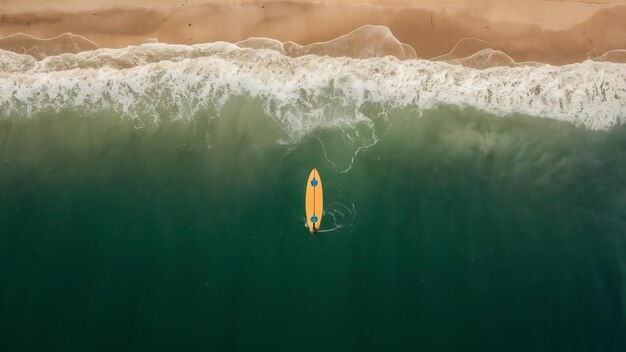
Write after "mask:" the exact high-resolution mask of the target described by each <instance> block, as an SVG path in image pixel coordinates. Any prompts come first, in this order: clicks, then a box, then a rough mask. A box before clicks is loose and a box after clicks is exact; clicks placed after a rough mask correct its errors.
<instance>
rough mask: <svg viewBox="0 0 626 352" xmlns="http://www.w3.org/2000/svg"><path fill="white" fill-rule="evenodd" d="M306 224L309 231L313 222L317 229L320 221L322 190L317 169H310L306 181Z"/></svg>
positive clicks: (322, 203) (322, 201)
mask: <svg viewBox="0 0 626 352" xmlns="http://www.w3.org/2000/svg"><path fill="white" fill-rule="evenodd" d="M304 204H305V209H306V226H307V228H308V229H309V231H312V230H313V224H314V223H315V227H316V228H317V229H319V228H320V224H321V223H322V212H323V209H324V193H323V192H322V180H321V179H320V176H319V173H318V172H317V169H315V168H314V169H313V170H311V173H310V174H309V179H308V180H307V183H306V196H305V201H304Z"/></svg>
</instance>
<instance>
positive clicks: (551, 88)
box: [0, 43, 626, 142]
mask: <svg viewBox="0 0 626 352" xmlns="http://www.w3.org/2000/svg"><path fill="white" fill-rule="evenodd" d="M0 54H2V55H0V60H1V61H0V69H2V71H0V112H1V114H2V115H4V116H6V115H19V116H25V117H28V116H32V115H33V114H35V113H38V112H41V111H50V110H52V111H61V110H65V109H70V110H76V111H84V112H85V113H86V114H88V113H91V112H95V111H101V110H112V111H115V112H117V113H119V114H120V115H122V116H125V117H127V118H133V119H142V120H150V121H158V120H159V118H160V116H161V115H160V114H162V113H166V114H168V115H170V116H171V117H172V118H179V119H188V118H190V117H192V116H194V115H195V114H196V113H199V112H202V111H213V110H212V109H216V110H217V111H220V109H221V108H222V107H223V105H224V104H225V103H226V101H227V100H228V99H229V98H230V97H234V96H250V97H253V98H256V99H258V100H259V101H260V102H261V104H262V106H263V108H264V110H265V113H267V114H268V115H270V116H272V117H273V118H274V119H275V120H276V121H278V122H279V123H280V125H281V126H282V127H283V128H284V129H285V131H286V133H287V135H288V136H289V139H290V141H291V142H294V141H297V140H299V139H300V138H301V137H302V136H304V135H306V134H309V133H310V132H311V131H312V130H315V129H318V128H331V127H341V128H344V127H350V126H354V125H355V124H359V123H362V122H366V123H367V122H369V119H368V117H367V116H365V115H364V114H363V113H362V111H361V108H362V107H363V105H364V104H370V103H372V104H379V105H380V106H382V107H383V110H385V111H388V109H390V108H394V107H404V106H414V107H416V110H417V111H423V110H425V109H431V108H434V107H436V106H439V105H442V104H450V105H456V106H460V107H473V108H476V109H480V110H483V111H486V112H489V113H491V114H495V115H498V116H503V117H505V116H509V115H511V114H512V113H520V114H527V115H532V116H539V117H545V118H552V119H557V120H560V121H565V122H569V123H573V124H575V125H578V126H581V127H586V128H589V129H594V130H606V129H609V128H611V127H613V126H616V125H618V124H622V123H624V121H625V120H626V79H625V77H626V65H624V64H615V63H608V62H593V61H586V62H583V63H580V64H573V65H566V66H550V65H541V66H537V67H533V66H519V67H493V68H487V69H484V70H477V69H472V68H468V67H463V66H459V65H451V64H448V63H444V62H432V61H426V60H405V61H400V60H397V59H395V58H391V57H385V58H369V59H350V58H346V57H337V58H332V57H327V56H324V57H322V56H315V55H307V56H302V57H297V58H291V57H287V56H284V55H282V54H280V53H278V52H276V51H273V50H268V49H258V50H255V49H249V48H245V49H242V48H239V47H237V46H235V45H233V44H228V43H212V44H201V45H194V46H184V45H167V44H145V45H141V46H136V47H128V48H125V49H98V50H94V51H89V52H81V53H78V54H63V55H60V56H53V57H48V58H45V59H44V60H41V61H39V62H33V61H32V60H27V58H25V57H23V56H14V55H13V56H12V55H7V54H5V53H0ZM20 60H21V61H20ZM20 62H21V63H22V64H20ZM20 65H21V66H20Z"/></svg>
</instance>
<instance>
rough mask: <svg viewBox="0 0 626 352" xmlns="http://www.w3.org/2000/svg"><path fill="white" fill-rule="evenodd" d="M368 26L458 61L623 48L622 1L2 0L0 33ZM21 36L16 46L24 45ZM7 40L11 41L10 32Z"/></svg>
mask: <svg viewBox="0 0 626 352" xmlns="http://www.w3.org/2000/svg"><path fill="white" fill-rule="evenodd" d="M367 24H375V25H383V26H386V27H388V28H389V29H390V30H391V32H392V33H393V35H394V36H395V37H396V38H397V39H398V40H399V41H400V42H402V43H406V44H408V45H410V46H411V47H412V48H413V49H415V51H416V53H417V56H418V57H421V58H428V59H431V58H440V59H447V60H457V59H460V58H463V57H468V56H471V55H473V54H475V53H477V52H479V51H481V50H484V49H486V48H493V49H496V50H500V51H502V52H503V53H505V54H507V55H509V56H510V57H511V58H512V59H514V60H515V61H538V62H545V63H551V64H566V63H572V62H579V61H582V60H585V59H587V58H592V57H596V56H601V55H603V54H604V53H605V52H607V51H611V50H620V49H626V0H603V1H584V2H583V1H573V0H571V1H542V0H528V1H520V0H516V1H507V2H504V1H495V0H477V1H469V0H447V1H439V2H434V1H425V0H412V1H410V0H391V1H382V0H380V1H373V0H365V1H347V0H333V1H320V2H308V1H254V2H249V1H220V2H211V1H206V0H204V1H202V0H179V1H171V0H166V1H155V0H125V1H119V0H113V1H102V0H101V1H91V2H88V3H87V2H85V1H77V0H43V1H41V0H37V1H36V0H27V1H24V0H19V1H18V0H4V1H3V2H1V3H0V36H9V35H11V34H15V33H26V34H28V35H32V36H34V37H37V38H52V37H55V36H58V35H60V34H62V33H66V32H71V33H73V34H77V35H80V36H83V37H85V38H87V39H89V40H90V41H93V42H95V43H97V44H98V45H99V46H101V47H124V46H127V45H131V44H139V43H142V42H144V41H145V40H147V39H149V38H156V39H158V41H160V42H167V43H183V44H195V43H203V42H211V41H218V40H222V41H228V42H239V41H241V40H244V39H246V38H249V37H267V38H273V39H277V40H279V41H281V42H286V41H293V42H295V43H299V44H303V45H307V44H312V43H315V42H321V41H328V40H332V39H334V38H337V37H339V36H341V35H344V34H346V33H349V32H351V31H353V30H355V29H357V28H359V27H361V26H363V25H367ZM14 39H15V38H14ZM24 43H25V45H22V47H26V46H28V45H30V44H29V43H27V41H25V42H24ZM18 44H19V43H18ZM12 45H13V48H15V47H16V46H15V40H13V42H12ZM33 45H34V44H33ZM351 45H355V46H358V45H359V43H353V42H351ZM361 45H367V43H362V44H361ZM19 47H20V46H19V45H17V48H18V49H10V48H7V47H6V46H3V45H2V41H1V40H0V48H4V49H9V50H13V51H19V50H20V49H19ZM313 47H315V46H313ZM44 51H45V50H44Z"/></svg>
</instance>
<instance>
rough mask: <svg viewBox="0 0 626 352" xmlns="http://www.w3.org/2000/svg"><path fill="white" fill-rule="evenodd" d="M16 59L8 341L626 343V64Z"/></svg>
mask: <svg viewBox="0 0 626 352" xmlns="http://www.w3.org/2000/svg"><path fill="white" fill-rule="evenodd" d="M0 69H1V70H0V331H2V336H3V337H2V338H0V347H1V349H2V350H3V351H37V350H56V351H85V350H102V351H112V350H122V351H140V350H142V351H153V350H205V351H251V350H255V351H295V350H301V351H319V350H328V351H335V350H341V351H346V350H347V351H383V350H391V351H407V350H428V351H432V350H439V351H466V350H476V351H479V350H480V351H485V350H487V351H502V350H514V351H529V350H532V351H624V350H626V126H625V124H624V121H625V120H626V80H625V78H624V77H626V65H624V64H612V63H598V62H584V63H580V64H575V65H568V66H561V67H555V66H545V65H526V66H524V65H521V66H518V67H495V68H490V69H485V70H475V69H470V68H465V67H462V66H455V65H449V64H446V63H442V62H429V61H423V60H412V61H398V60H395V59H391V58H382V59H361V60H357V59H348V58H328V57H317V56H305V57H300V58H289V57H285V56H282V55H280V54H278V53H275V52H272V51H268V50H251V49H240V48H236V47H234V46H233V45H229V44H225V43H214V44H203V45H196V46H174V45H163V44H151V45H143V46H140V47H130V48H127V49H116V50H112V49H102V50H97V51H93V52H87V53H81V54H64V55H61V56H57V57H49V58H47V59H44V60H42V61H34V60H33V59H32V58H30V57H27V56H23V55H17V54H11V53H8V52H2V55H0ZM313 167H315V168H317V169H318V170H319V172H320V176H321V178H322V180H323V184H324V191H325V192H324V200H325V212H326V213H325V214H324V219H323V222H322V230H323V231H321V232H320V233H319V234H318V235H317V236H311V235H310V234H309V232H308V231H307V229H306V228H305V227H304V222H305V219H304V190H305V182H306V180H307V176H308V174H309V172H310V170H311V169H312V168H313Z"/></svg>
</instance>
